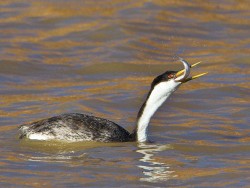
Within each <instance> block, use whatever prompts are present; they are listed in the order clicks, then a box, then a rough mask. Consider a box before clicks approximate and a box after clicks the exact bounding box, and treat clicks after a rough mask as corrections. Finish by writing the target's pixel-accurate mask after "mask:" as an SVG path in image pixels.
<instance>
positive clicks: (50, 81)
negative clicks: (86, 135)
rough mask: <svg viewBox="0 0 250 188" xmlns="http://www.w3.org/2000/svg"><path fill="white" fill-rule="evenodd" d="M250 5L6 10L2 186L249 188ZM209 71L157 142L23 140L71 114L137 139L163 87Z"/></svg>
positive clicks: (182, 91) (165, 116)
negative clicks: (187, 70)
mask: <svg viewBox="0 0 250 188" xmlns="http://www.w3.org/2000/svg"><path fill="white" fill-rule="evenodd" d="M249 9H250V4H249V1H247V0H245V1H244V0H242V1H236V0H235V1H233V0H228V1H226V0H225V1H224V0H221V1H177V0H176V1H163V0H155V1H141V0H138V1H120V0H116V1H108V0H104V1H77V0H73V1H66V0H61V1H56V0H37V1H29V0H22V1H21V0H4V1H0V98H1V101H0V146H1V147H0V166H1V168H0V187H44V186H45V187H175V186H178V187H249V184H250V176H249V174H250V145H249V143H250V135H249V122H250V118H249V111H250V105H249V99H250V97H249V95H250V90H249V89H250V77H249V74H250V69H249V64H250V35H249V34H250V12H249ZM178 57H183V58H185V59H186V60H188V61H189V62H190V63H195V62H198V61H202V64H200V65H199V66H198V67H196V68H193V69H192V74H198V73H201V72H209V74H208V75H206V76H204V77H202V78H200V79H197V80H194V81H192V82H189V83H187V84H185V85H183V86H181V88H179V89H178V91H177V92H176V93H175V94H174V95H173V96H172V97H171V98H170V100H169V101H168V102H167V103H166V104H165V105H164V106H163V107H162V108H161V109H160V110H159V111H158V112H157V114H156V115H155V116H154V118H153V120H152V121H151V126H150V138H151V140H153V141H154V143H150V144H138V143H132V142H131V143H112V144H103V143H60V142H38V141H32V142H31V141H27V140H23V141H20V140H19V139H18V134H17V130H18V125H20V124H22V123H25V122H30V121H35V120H38V119H42V118H46V117H50V116H53V115H57V114H62V113H67V112H81V113H87V114H94V115H96V116H100V117H104V118H107V119H110V120H112V121H114V122H117V123H118V124H120V125H122V126H123V127H125V128H126V129H128V130H129V131H131V130H132V129H133V127H134V126H135V119H136V114H137V112H138V109H139V108H140V105H141V104H142V102H143V100H144V99H145V97H146V93H147V91H148V89H149V86H150V83H151V81H152V79H153V78H154V77H155V76H156V75H159V74H161V73H162V72H164V71H166V70H179V69H181V68H182V66H181V64H180V63H178V61H177V59H178Z"/></svg>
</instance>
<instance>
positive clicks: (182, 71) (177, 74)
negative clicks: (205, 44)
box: [175, 61, 208, 83]
mask: <svg viewBox="0 0 250 188" xmlns="http://www.w3.org/2000/svg"><path fill="white" fill-rule="evenodd" d="M200 63H201V61H200V62H197V63H194V64H193V65H191V66H190V68H193V67H195V66H197V65H199V64H200ZM184 72H185V69H183V70H180V71H178V72H177V73H176V74H175V76H176V77H178V76H180V75H181V74H183V73H184ZM207 73H208V72H204V73H201V74H198V75H196V76H192V77H190V78H187V79H186V80H185V81H184V82H188V81H190V80H194V79H196V78H199V77H201V76H204V75H205V74H207ZM184 82H183V83H184Z"/></svg>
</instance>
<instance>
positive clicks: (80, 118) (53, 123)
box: [19, 113, 135, 142]
mask: <svg viewBox="0 0 250 188" xmlns="http://www.w3.org/2000/svg"><path fill="white" fill-rule="evenodd" d="M20 130H21V134H20V137H19V138H24V137H28V136H29V134H37V135H43V136H44V137H46V136H47V137H48V138H50V137H51V136H53V139H57V140H66V141H99V142H128V141H135V134H130V133H129V132H128V131H126V130H125V129H124V128H122V127H120V126H119V125H117V124H116V123H114V122H112V121H109V120H107V119H103V118H99V117H95V116H90V115H85V114H78V113H70V114H63V115H59V116H55V117H51V118H48V119H44V120H40V121H37V122H33V123H31V124H24V125H21V127H20Z"/></svg>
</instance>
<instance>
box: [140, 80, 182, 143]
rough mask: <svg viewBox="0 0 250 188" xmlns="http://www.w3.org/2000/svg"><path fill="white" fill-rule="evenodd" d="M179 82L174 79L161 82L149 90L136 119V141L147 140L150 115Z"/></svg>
mask: <svg viewBox="0 0 250 188" xmlns="http://www.w3.org/2000/svg"><path fill="white" fill-rule="evenodd" d="M179 85H180V83H177V82H174V81H168V82H161V83H159V84H157V85H156V86H155V87H154V89H153V90H152V91H151V93H150V95H149V96H148V99H147V100H146V102H145V104H144V105H143V107H142V109H141V114H140V116H139V117H138V121H137V141H138V142H146V141H148V125H149V122H150V119H151V117H152V116H153V115H154V113H155V112H156V111H157V109H158V108H159V107H160V106H161V105H162V104H163V103H164V102H165V101H166V100H167V98H168V97H169V96H170V95H171V94H172V93H173V92H174V91H175V90H176V89H177V88H178V86H179Z"/></svg>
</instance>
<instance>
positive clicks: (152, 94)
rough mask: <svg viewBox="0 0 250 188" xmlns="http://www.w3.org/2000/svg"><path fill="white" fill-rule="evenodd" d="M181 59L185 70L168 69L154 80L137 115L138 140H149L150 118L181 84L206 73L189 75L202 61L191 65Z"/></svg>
mask: <svg viewBox="0 0 250 188" xmlns="http://www.w3.org/2000/svg"><path fill="white" fill-rule="evenodd" d="M180 61H181V62H182V64H183V65H184V69H183V70H181V71H166V72H165V73H163V74H161V75H159V76H157V77H156V78H155V79H154V80H153V82H152V84H151V89H150V91H149V94H148V96H147V99H146V101H145V103H144V104H143V105H142V107H141V109H140V111H139V113H138V116H137V140H138V141H139V142H144V141H147V137H148V136H147V129H148V124H149V121H150V118H151V117H152V116H153V115H154V113H155V112H156V110H157V109H158V108H159V107H160V106H161V105H162V104H163V103H164V102H165V101H166V99H167V98H168V97H169V96H170V95H171V94H172V93H174V91H176V90H177V89H178V87H179V86H180V85H181V84H183V83H186V82H188V81H190V80H193V79H195V78H198V77H200V76H203V75H204V74H206V73H203V74H199V75H196V76H193V77H188V76H189V74H190V68H192V67H194V66H196V65H198V64H199V63H200V62H199V63H196V64H193V65H192V66H190V65H189V64H188V62H187V61H185V60H183V59H180Z"/></svg>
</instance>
